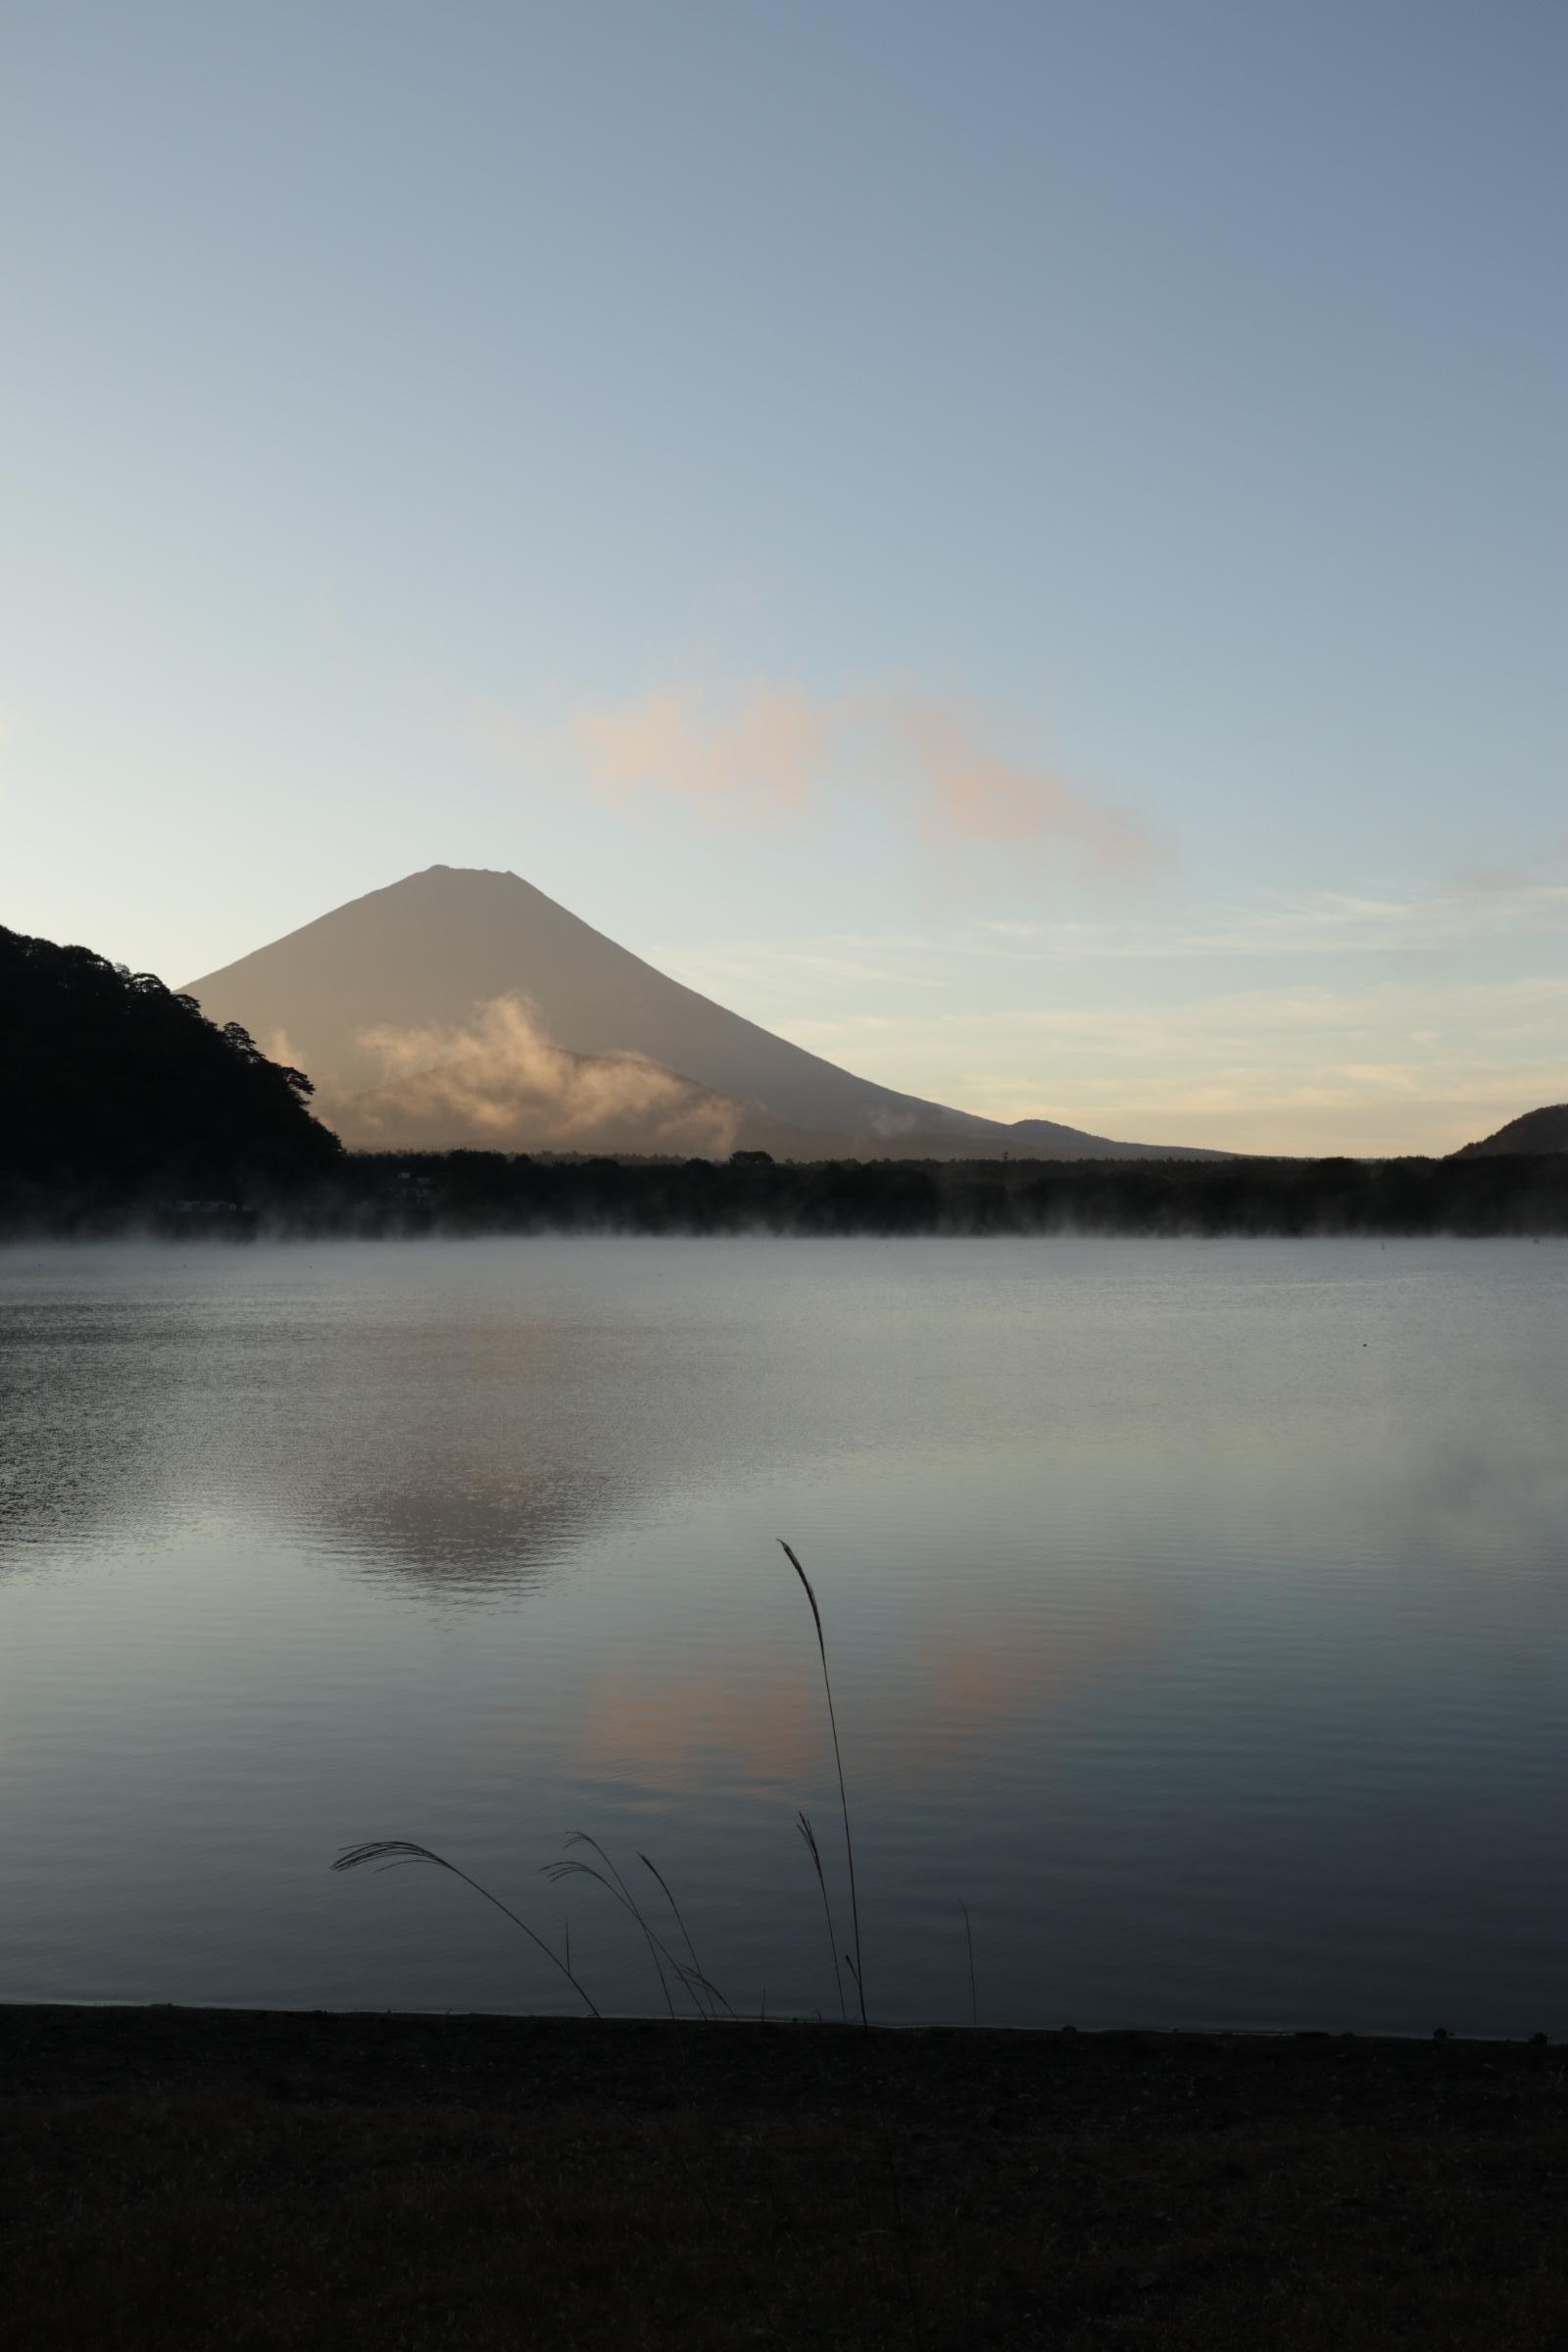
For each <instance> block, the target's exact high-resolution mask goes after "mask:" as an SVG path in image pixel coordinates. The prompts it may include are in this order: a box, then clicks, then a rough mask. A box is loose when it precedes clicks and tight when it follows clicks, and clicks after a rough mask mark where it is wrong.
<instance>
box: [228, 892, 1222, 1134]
mask: <svg viewBox="0 0 1568 2352" xmlns="http://www.w3.org/2000/svg"><path fill="white" fill-rule="evenodd" d="M190 993H191V994H192V995H193V996H195V997H197V998H198V999H199V1001H200V1002H201V1005H202V1006H203V1008H204V1010H206V1011H207V1012H208V1013H209V1014H210V1015H211V1016H212V1017H213V1018H215V1019H218V1020H228V1019H239V1020H243V1021H244V1023H245V1025H246V1026H247V1027H248V1028H250V1029H251V1030H253V1031H254V1033H255V1034H256V1035H257V1036H258V1038H259V1039H260V1040H261V1042H262V1044H263V1045H264V1047H266V1048H268V1049H269V1050H270V1051H272V1052H274V1053H276V1054H280V1055H282V1056H284V1057H285V1058H287V1059H288V1060H290V1061H293V1062H295V1063H297V1064H298V1065H299V1066H300V1067H302V1068H304V1069H306V1070H308V1071H309V1072H310V1074H311V1076H312V1078H313V1079H314V1080H315V1081H316V1084H317V1087H318V1090H319V1107H320V1110H321V1114H322V1116H323V1117H325V1118H326V1119H328V1120H329V1121H330V1122H331V1124H332V1125H334V1126H335V1127H336V1128H337V1129H338V1132H339V1133H340V1134H342V1135H343V1136H344V1137H345V1139H346V1140H350V1141H355V1142H359V1141H362V1140H368V1136H367V1134H366V1132H365V1131H366V1127H367V1123H369V1124H370V1125H372V1126H373V1127H374V1129H375V1131H376V1133H377V1134H378V1135H379V1137H380V1139H381V1140H382V1141H384V1142H385V1143H387V1144H388V1145H389V1146H393V1147H396V1146H398V1145H412V1144H413V1142H414V1141H415V1133H414V1130H415V1129H417V1131H418V1134H419V1136H420V1137H421V1138H422V1139H423V1140H424V1141H426V1142H430V1141H432V1140H433V1139H434V1138H435V1137H436V1136H439V1137H440V1138H441V1139H442V1140H443V1141H444V1142H446V1143H450V1144H460V1143H481V1142H490V1143H492V1144H494V1143H499V1142H501V1140H502V1130H503V1129H508V1130H510V1132H508V1134H507V1136H506V1146H507V1148H510V1149H513V1150H517V1149H522V1148H525V1145H524V1142H523V1141H522V1140H521V1138H522V1136H523V1135H524V1134H527V1135H531V1138H532V1141H533V1143H534V1145H535V1146H537V1147H543V1146H544V1145H546V1144H548V1143H550V1142H552V1141H560V1142H561V1143H562V1144H563V1145H566V1144H567V1136H566V1135H565V1134H559V1135H553V1134H550V1133H547V1132H546V1131H545V1130H546V1127H547V1125H548V1120H549V1117H550V1115H551V1111H550V1105H551V1103H552V1102H553V1100H554V1096H555V1093H556V1092H557V1091H558V1090H559V1088H560V1086H561V1085H563V1084H564V1083H566V1082H567V1077H568V1074H567V1073H564V1072H563V1070H562V1069H561V1068H560V1066H559V1059H560V1057H562V1056H564V1057H566V1058H568V1059H572V1060H574V1061H576V1062H578V1063H583V1062H585V1061H586V1062H589V1063H592V1062H594V1061H597V1060H608V1061H610V1062H612V1063H613V1064H614V1065H615V1069H614V1071H610V1070H604V1071H599V1072H597V1073H593V1072H592V1071H590V1072H588V1073H587V1074H586V1075H585V1073H584V1072H583V1071H581V1070H579V1071H578V1072H577V1073H576V1076H575V1078H574V1079H572V1080H571V1081H570V1083H571V1085H572V1086H573V1087H580V1086H581V1085H582V1084H585V1083H586V1082H587V1077H589V1076H597V1078H598V1079H599V1080H601V1081H603V1085H602V1087H601V1090H600V1091H601V1096H602V1103H601V1109H602V1111H603V1114H604V1115H603V1116H599V1117H597V1118H596V1121H595V1133H596V1144H597V1148H599V1149H609V1148H612V1146H611V1145H610V1144H609V1143H608V1142H607V1141H606V1140H605V1138H606V1137H607V1136H609V1135H610V1134H611V1133H612V1132H613V1131H614V1125H615V1122H614V1117H613V1112H612V1108H611V1105H612V1102H613V1091H614V1081H615V1079H616V1077H617V1076H618V1077H619V1078H620V1079H625V1078H626V1077H627V1076H628V1069H627V1065H628V1062H630V1061H635V1060H638V1059H640V1060H641V1061H643V1062H650V1063H654V1064H657V1065H658V1068H659V1070H660V1071H661V1072H667V1073H672V1074H674V1075H675V1076H676V1077H677V1078H678V1080H680V1081H684V1082H688V1083H689V1084H690V1085H691V1086H692V1087H693V1088H694V1089H695V1090H697V1091H698V1092H699V1093H700V1094H702V1095H703V1096H704V1097H705V1098H707V1099H709V1102H710V1106H711V1099H713V1098H717V1099H719V1100H720V1101H722V1102H723V1103H726V1104H728V1105H729V1106H731V1108H732V1110H733V1113H734V1117H735V1122H736V1123H735V1129H734V1136H735V1140H736V1141H739V1142H742V1143H745V1144H749V1145H750V1144H756V1143H761V1144H763V1145H764V1146H765V1147H766V1148H770V1149H771V1148H774V1146H775V1145H778V1146H781V1147H782V1148H783V1149H785V1150H789V1149H790V1145H789V1143H787V1142H785V1140H784V1138H783V1136H782V1134H781V1133H780V1132H779V1130H780V1128H781V1127H782V1128H783V1129H788V1130H791V1131H793V1134H794V1136H795V1137H796V1138H799V1139H805V1138H808V1137H809V1138H810V1139H811V1140H812V1146H813V1148H815V1149H818V1150H824V1151H834V1150H839V1151H842V1150H845V1149H846V1148H847V1147H849V1146H852V1145H853V1146H854V1147H856V1148H858V1149H859V1150H860V1152H862V1154H866V1153H868V1152H873V1151H880V1152H886V1153H893V1152H909V1151H910V1150H918V1151H926V1152H929V1151H932V1150H940V1151H942V1152H945V1153H949V1154H951V1153H956V1152H963V1153H965V1154H967V1153H971V1152H972V1153H975V1154H977V1155H979V1154H984V1153H987V1152H1001V1151H1004V1150H1010V1151H1026V1152H1031V1153H1039V1154H1040V1155H1042V1156H1082V1155H1089V1154H1092V1155H1096V1156H1099V1155H1101V1154H1104V1155H1108V1156H1116V1157H1144V1156H1150V1155H1153V1156H1164V1155H1165V1154H1164V1153H1163V1152H1162V1150H1161V1147H1159V1146H1153V1145H1144V1144H1111V1143H1106V1142H1104V1141H1103V1139H1101V1138H1098V1137H1094V1136H1088V1135H1084V1134H1082V1133H1080V1132H1079V1131H1078V1130H1077V1129H1075V1128H1070V1127H1058V1126H1056V1125H1055V1124H1054V1122H1051V1121H1046V1120H1028V1121H1024V1122H1020V1126H1019V1128H1018V1129H1017V1130H1016V1131H1015V1130H1013V1129H1011V1128H1009V1127H1007V1126H1005V1125H1004V1124H1003V1123H1001V1122H999V1121H995V1120H990V1119H983V1118H980V1117H978V1116H976V1115H975V1114H973V1113H971V1112H967V1111H961V1110H954V1109H951V1108H950V1107H948V1106H947V1105H946V1104H944V1103H926V1102H923V1101H921V1100H920V1099H919V1098H918V1097H915V1096H910V1095H903V1094H898V1093H896V1092H895V1091H894V1090H893V1089H891V1088H889V1087H883V1086H878V1085H876V1084H875V1083H874V1082H873V1081H871V1080H869V1079H865V1078H858V1077H856V1076H854V1075H853V1074H852V1073H851V1072H850V1071H848V1070H842V1069H840V1068H838V1067H837V1066H836V1064H834V1063H833V1062H830V1061H824V1060H822V1059H821V1058H820V1057H819V1056H818V1055H816V1054H809V1053H807V1052H806V1051H805V1050H804V1049H803V1048H802V1047H800V1046H793V1045H790V1044H789V1043H788V1042H787V1041H786V1040H785V1039H783V1038H780V1037H775V1036H773V1035H772V1034H771V1032H769V1031H768V1030H766V1029H761V1028H759V1027H758V1026H757V1024H756V1023H755V1022H752V1021H748V1020H746V1019H744V1018H742V1016H741V1015H740V1014H738V1013H733V1012H729V1011H727V1010H726V1009H725V1007H724V1006H723V1005H715V1004H714V1003H712V1002H711V999H709V998H707V997H703V996H699V995H698V994H697V992H696V991H695V990H694V989H689V988H685V987H683V986H682V985H681V984H680V982H679V981H676V980H671V979H669V978H667V977H666V976H665V974H663V973H662V972H659V971H656V970H655V969H654V967H653V966H652V965H651V964H647V963H644V962H643V961H642V959H641V957H640V956H633V955H631V954H629V953H628V952H627V950H626V949H624V948H621V947H617V946H616V944H615V942H614V941H613V940H611V939H607V938H605V936H604V935H603V934H602V933H601V932H598V931H595V930H593V929H592V928H591V926H590V925H589V924H587V923H584V922H582V921H580V920H579V919H578V917H577V916H576V915H574V914H571V913H568V912H567V910H566V908H565V907H560V906H558V905H557V904H556V902H555V901H554V900H553V899H548V898H546V897H545V895H544V893H543V892H542V891H538V890H535V889H534V888H533V887H532V885H531V884H529V883H527V882H524V881H521V880H520V879H519V878H518V877H517V876H516V875H515V874H510V873H494V872H490V871H478V870H473V869H465V868H455V867H452V866H444V865H435V866H431V867H429V868H428V869H427V870H426V871H425V872H423V873H419V874H411V875H409V876H408V877H407V878H406V879H405V880H404V881H401V882H395V883H393V884H392V885H391V886H390V887H389V888H387V889H384V890H376V891H371V892H370V893H369V894H368V896H367V897H365V898H363V899H355V900H353V901H351V903H350V904H349V905H348V906H346V907H337V908H335V909H334V910H333V911H332V912H331V913H330V914H325V915H322V916H320V917H319V919H318V920H317V921H316V922H313V923H307V924H306V925H305V926H304V928H303V929H302V930H299V931H294V932H291V933H289V935H288V936H287V937H286V938H284V939H280V940H276V941H274V942H273V943H272V944H271V946H270V947H266V948H262V949H259V950H258V951H257V953H256V954H255V955H253V956H243V957H242V958H241V959H240V960H239V961H238V962H237V963H231V964H228V965H226V966H225V967H224V968H223V969H222V970H221V971H217V972H210V973H208V974H207V975H206V976H205V978H203V979H200V980H195V981H192V982H191V984H190ZM552 1054H554V1055H556V1056H557V1057H558V1062H557V1064H555V1065H552V1064H549V1063H548V1060H546V1059H541V1057H542V1056H544V1057H548V1056H549V1055H552ZM440 1072H446V1073H448V1076H449V1080H450V1083H449V1084H447V1086H446V1087H445V1090H444V1091H445V1092H446V1093H447V1094H448V1095H449V1096H450V1098H451V1100H450V1101H449V1102H448V1103H446V1105H445V1107H443V1106H442V1105H441V1103H440V1098H441V1096H442V1094H443V1085H442V1082H441V1081H440V1080H439V1079H438V1078H437V1076H436V1073H440ZM453 1073H457V1076H456V1078H453V1077H452V1074H453ZM411 1089H412V1090H413V1095H414V1097H415V1098H417V1112H416V1110H415V1107H414V1105H413V1103H410V1105H409V1116H408V1119H407V1120H406V1121H403V1123H402V1124H401V1125H400V1120H401V1119H402V1114H401V1113H400V1111H399V1099H400V1097H404V1098H406V1097H407V1096H408V1095H409V1091H410V1090H411ZM633 1091H634V1092H635V1091H637V1090H635V1089H634V1090H633ZM525 1100H532V1101H533V1102H534V1103H535V1111H534V1113H533V1114H532V1115H533V1117H534V1118H535V1120H536V1121H537V1123H538V1132H534V1131H533V1129H532V1128H530V1127H527V1126H526V1125H524V1126H523V1127H520V1128H519V1125H518V1122H517V1120H515V1119H513V1118H510V1117H508V1116H507V1115H506V1106H507V1104H508V1103H521V1102H523V1101H525ZM465 1103H466V1104H467V1107H466V1108H465V1107H464V1104H465ZM704 1116H705V1117H706V1116H707V1112H706V1110H705V1113H704ZM572 1123H573V1122H572V1120H571V1118H570V1117H569V1116H568V1117H567V1118H566V1120H565V1127H566V1129H567V1130H569V1129H570V1128H571V1126H572ZM656 1123H657V1122H656ZM710 1123H711V1122H710ZM666 1124H667V1122H666ZM677 1124H678V1123H677ZM699 1124H702V1121H701V1120H700V1121H699ZM625 1125H626V1129H627V1132H626V1135H625V1140H624V1141H623V1142H622V1143H621V1144H620V1148H621V1149H639V1148H641V1149H655V1148H660V1147H657V1146H654V1145H652V1144H650V1143H648V1142H647V1141H646V1136H647V1133H648V1129H647V1124H646V1121H645V1120H644V1119H643V1118H641V1117H632V1116H630V1115H629V1114H628V1117H627V1120H626V1122H625ZM405 1126H407V1128H408V1131H407V1132H405V1131H404V1127H405ZM662 1148H663V1149H665V1150H669V1149H682V1148H685V1149H698V1148H700V1147H699V1146H698V1145H696V1144H687V1145H685V1146H682V1145H680V1144H678V1143H677V1142H676V1141H675V1140H674V1130H671V1131H670V1132H669V1135H668V1139H667V1140H666V1141H665V1142H664V1144H663V1146H662ZM708 1148H709V1149H716V1148H717V1147H716V1145H715V1144H712V1143H710V1145H709V1147H708ZM801 1148H804V1143H803V1145H802V1147H801ZM1174 1155H1175V1156H1180V1157H1187V1156H1189V1154H1188V1153H1186V1152H1179V1153H1176V1154H1174ZM1200 1156H1203V1157H1208V1156H1216V1155H1211V1154H1207V1153H1204V1154H1201V1155H1200Z"/></svg>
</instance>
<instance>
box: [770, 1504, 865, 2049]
mask: <svg viewBox="0 0 1568 2352" xmlns="http://www.w3.org/2000/svg"><path fill="white" fill-rule="evenodd" d="M778 1545H779V1549H780V1550H781V1551H782V1552H783V1554H784V1557H785V1558H786V1559H787V1560H788V1562H789V1564H790V1566H791V1567H792V1568H793V1569H794V1571H795V1573H796V1575H797V1576H798V1577H799V1578H800V1580H801V1586H802V1589H803V1591H804V1592H805V1593H806V1597H807V1599H808V1600H809V1602H810V1604H811V1623H812V1624H813V1625H814V1626H815V1628H816V1646H817V1650H818V1652H819V1653H820V1656H821V1660H822V1688H823V1690H824V1691H826V1693H827V1720H828V1728H829V1729H830V1731H831V1732H832V1734H833V1761H834V1763H835V1765H836V1766H837V1767H838V1776H839V1808H840V1810H841V1812H842V1813H843V1815H844V1855H845V1860H846V1861H847V1862H848V1864H849V1870H850V1922H851V1927H852V1929H853V1932H854V1936H855V1958H854V1960H853V1961H852V1962H851V1963H850V1967H851V1973H852V1974H853V1976H854V1978H855V1990H856V1993H857V1995H858V1999H859V2003H860V2026H861V2030H862V2032H864V2033H867V2034H869V2032H870V2031H871V2020H870V2017H869V2015H868V2013H867V2011H866V2006H865V1968H864V1964H863V1962H862V1960H861V1957H860V1902H859V1896H858V1892H857V1890H856V1885H855V1840H854V1838H852V1836H851V1835H850V1795H849V1790H848V1789H846V1788H845V1786H844V1755H843V1751H842V1749H841V1748H840V1746H839V1719H838V1716H837V1714H836V1713H835V1712H834V1707H833V1677H832V1676H831V1675H830V1674H829V1672H828V1666H827V1636H826V1635H825V1634H824V1633H823V1631H822V1612H821V1610H820V1609H819V1608H818V1607H817V1605H816V1594H815V1593H813V1592H812V1590H811V1580H810V1578H809V1576H808V1575H807V1573H806V1570H805V1569H804V1568H803V1567H802V1566H801V1563H800V1561H799V1560H798V1559H797V1558H796V1556H795V1554H794V1552H793V1551H792V1550H791V1549H790V1546H789V1545H788V1544H786V1543H785V1541H784V1539H783V1537H782V1536H780V1537H779V1538H778ZM824 1893H825V1889H824Z"/></svg>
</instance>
